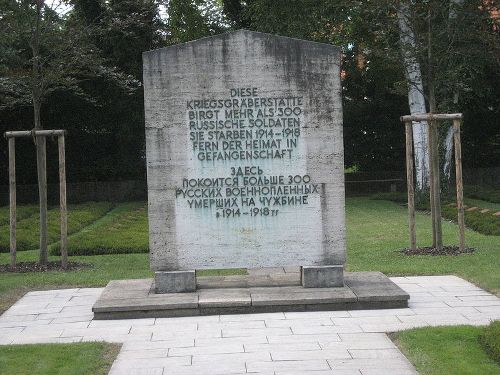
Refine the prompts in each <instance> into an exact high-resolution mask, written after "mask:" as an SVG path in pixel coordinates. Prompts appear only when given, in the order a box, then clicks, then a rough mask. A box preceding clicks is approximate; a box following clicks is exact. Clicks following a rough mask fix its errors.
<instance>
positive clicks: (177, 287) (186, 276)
mask: <svg viewBox="0 0 500 375" xmlns="http://www.w3.org/2000/svg"><path fill="white" fill-rule="evenodd" d="M195 290H196V272H195V271H157V272H155V293H158V294H163V293H185V292H194V291H195Z"/></svg>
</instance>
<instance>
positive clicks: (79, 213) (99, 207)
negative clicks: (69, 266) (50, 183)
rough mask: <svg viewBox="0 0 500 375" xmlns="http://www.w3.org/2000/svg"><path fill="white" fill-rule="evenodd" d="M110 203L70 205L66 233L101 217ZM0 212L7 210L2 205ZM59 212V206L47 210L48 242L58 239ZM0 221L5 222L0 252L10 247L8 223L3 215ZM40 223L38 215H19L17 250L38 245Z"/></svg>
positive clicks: (73, 231)
mask: <svg viewBox="0 0 500 375" xmlns="http://www.w3.org/2000/svg"><path fill="white" fill-rule="evenodd" d="M112 207H113V204H112V203H108V202H87V203H82V204H76V205H70V206H69V208H68V211H69V214H68V233H69V234H72V233H75V232H77V231H79V230H81V229H83V228H84V227H86V226H88V225H89V224H91V223H93V222H94V221H95V220H97V219H99V218H100V217H103V216H104V215H105V214H106V213H107V212H108V211H109V210H110V209H111V208H112ZM30 208H31V206H28V207H22V206H21V207H20V209H19V212H22V213H25V212H26V211H28V212H29V211H30ZM0 213H6V214H7V217H8V211H7V210H5V208H3V207H2V211H1V212H0ZM59 219H60V213H59V207H53V208H51V209H49V211H48V243H49V244H51V243H56V242H57V241H59V239H60V233H61V232H60V230H61V229H60V220H59ZM0 222H4V223H5V224H4V225H2V226H0V252H8V251H9V247H10V235H9V224H8V220H5V217H2V219H0ZM39 223H40V218H39V215H38V214H37V213H36V214H31V215H30V216H27V217H24V218H23V216H20V217H19V218H18V222H17V228H16V230H17V237H16V238H17V250H18V251H24V250H32V249H37V248H38V247H39V234H38V233H39V232H38V227H39V225H40V224H39Z"/></svg>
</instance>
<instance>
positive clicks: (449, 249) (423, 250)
mask: <svg viewBox="0 0 500 375" xmlns="http://www.w3.org/2000/svg"><path fill="white" fill-rule="evenodd" d="M398 251H399V252H400V253H403V254H404V255H460V254H471V253H473V252H474V251H476V249H474V248H472V247H466V248H465V249H464V250H463V251H460V249H459V247H458V246H443V248H442V249H441V250H438V249H436V248H435V247H431V246H428V247H417V248H416V249H415V250H412V249H403V250H398Z"/></svg>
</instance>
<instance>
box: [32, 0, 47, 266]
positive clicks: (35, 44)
mask: <svg viewBox="0 0 500 375" xmlns="http://www.w3.org/2000/svg"><path fill="white" fill-rule="evenodd" d="M43 5H44V0H36V10H37V14H36V20H35V29H34V30H33V35H32V40H31V50H32V52H33V81H32V90H33V115H34V118H33V120H34V128H35V130H39V129H42V121H41V116H40V109H41V105H42V95H43V86H42V72H41V66H40V21H41V17H42V7H43ZM35 144H36V165H37V175H38V199H39V202H40V264H47V261H48V252H47V161H46V140H45V137H41V136H36V137H35Z"/></svg>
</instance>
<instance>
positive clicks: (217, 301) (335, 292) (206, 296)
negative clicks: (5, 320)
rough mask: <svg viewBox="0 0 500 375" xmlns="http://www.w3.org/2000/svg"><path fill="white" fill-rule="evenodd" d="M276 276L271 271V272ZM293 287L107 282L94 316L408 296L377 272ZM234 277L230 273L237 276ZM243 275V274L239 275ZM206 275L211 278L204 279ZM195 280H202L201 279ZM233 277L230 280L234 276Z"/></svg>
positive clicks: (382, 304) (234, 310)
mask: <svg viewBox="0 0 500 375" xmlns="http://www.w3.org/2000/svg"><path fill="white" fill-rule="evenodd" d="M273 275H274V276H276V273H275V272H273V271H270V274H269V275H265V276H273ZM293 275H295V277H296V282H294V285H290V286H271V287H240V288H227V287H225V286H227V285H226V284H225V283H221V288H219V289H215V288H214V285H213V284H210V286H211V288H210V289H203V288H202V287H200V288H199V289H198V290H197V291H195V292H193V293H170V294H169V293H164V294H156V293H155V292H154V287H153V286H154V285H153V286H152V284H154V281H153V280H152V279H146V280H115V281H110V282H109V283H108V285H107V286H106V289H105V290H104V291H103V293H102V294H101V296H100V297H99V299H98V300H97V301H96V303H95V304H94V306H93V307H92V311H93V312H94V319H132V318H166V317H174V316H196V315H217V314H245V313H246V314H250V313H252V314H255V313H267V312H278V311H322V310H359V309H390V308H405V307H407V306H408V299H409V298H410V296H409V295H408V293H406V292H405V291H404V290H402V289H401V288H400V287H399V286H397V285H396V284H394V283H393V282H392V281H391V280H390V279H388V278H387V277H386V276H385V275H383V274H382V273H380V272H355V273H350V272H346V273H345V275H344V281H345V286H344V287H334V288H317V289H316V288H303V287H302V286H301V285H300V273H299V272H295V273H293ZM236 277H237V276H232V278H236ZM241 277H242V278H243V275H241ZM207 278H209V277H207ZM199 279H200V280H199V281H202V280H203V279H204V278H203V277H200V278H199ZM233 281H234V280H233Z"/></svg>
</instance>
